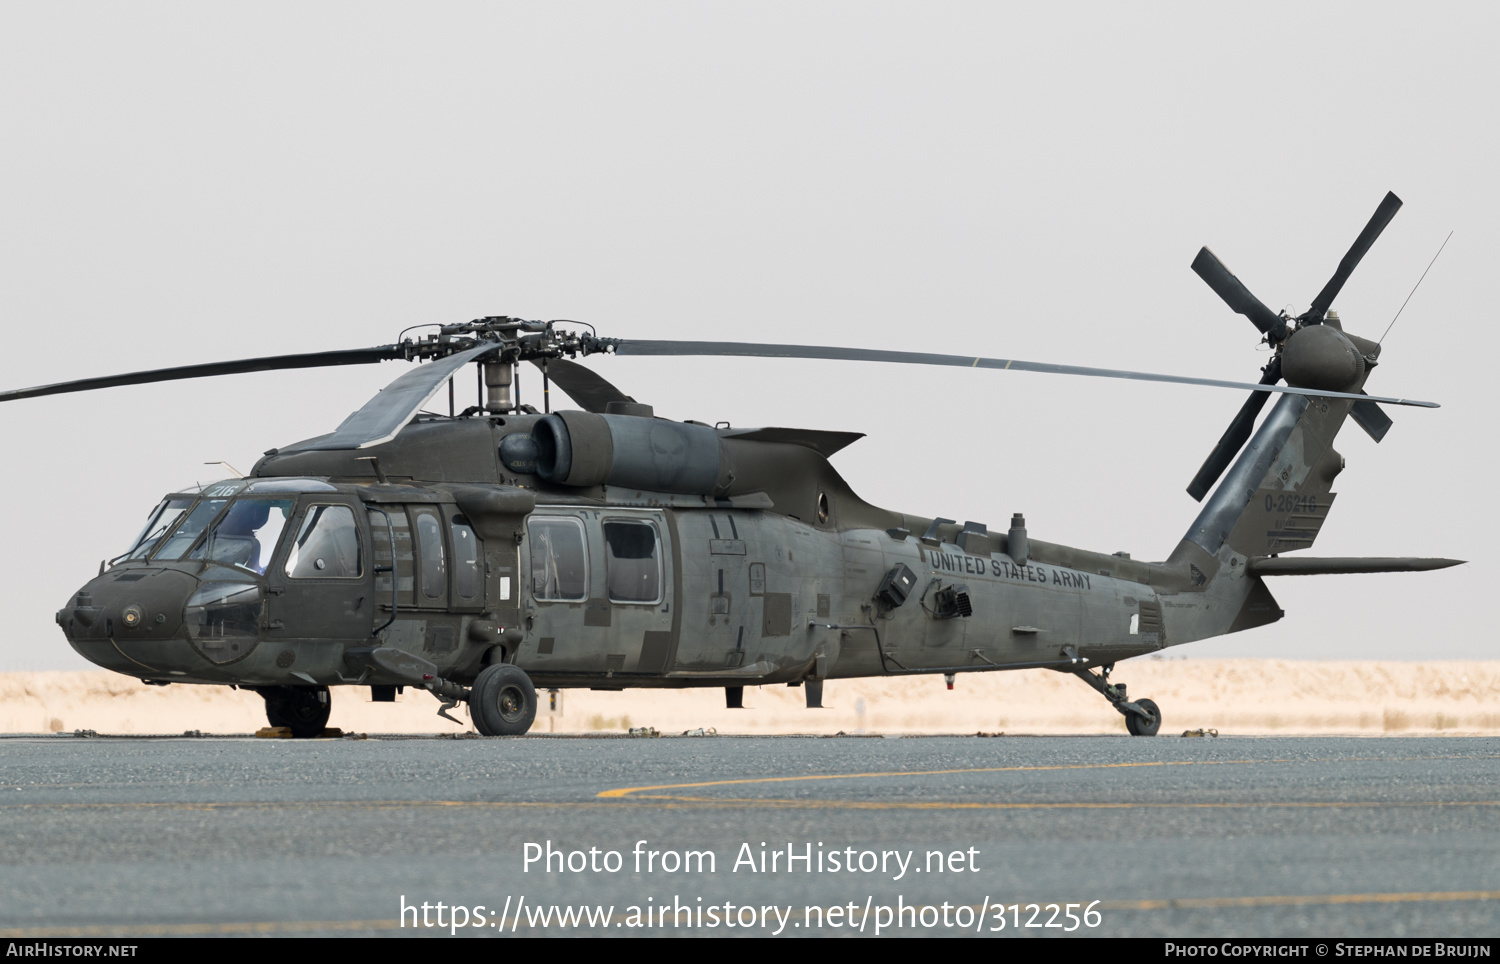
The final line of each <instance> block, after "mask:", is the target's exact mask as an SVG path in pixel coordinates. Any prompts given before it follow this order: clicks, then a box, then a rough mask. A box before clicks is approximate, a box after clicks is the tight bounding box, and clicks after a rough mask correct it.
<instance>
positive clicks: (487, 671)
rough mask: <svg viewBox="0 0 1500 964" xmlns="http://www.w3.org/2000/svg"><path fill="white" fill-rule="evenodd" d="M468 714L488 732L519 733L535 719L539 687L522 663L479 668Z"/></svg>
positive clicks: (476, 724) (480, 729) (475, 726)
mask: <svg viewBox="0 0 1500 964" xmlns="http://www.w3.org/2000/svg"><path fill="white" fill-rule="evenodd" d="M469 715H470V716H471V717H472V718H473V720H474V729H476V730H478V731H479V732H480V733H483V734H484V735H485V736H520V735H521V734H523V733H525V732H526V731H527V730H529V729H531V724H532V722H533V721H534V720H535V719H536V687H535V686H532V685H531V677H529V676H527V675H526V673H525V672H523V671H522V670H521V669H520V667H517V666H512V665H511V664H509V663H496V664H495V665H494V666H486V667H485V668H484V669H482V670H480V672H479V676H478V678H477V679H475V680H474V686H473V688H472V689H470V690H469Z"/></svg>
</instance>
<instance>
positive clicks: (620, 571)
mask: <svg viewBox="0 0 1500 964" xmlns="http://www.w3.org/2000/svg"><path fill="white" fill-rule="evenodd" d="M604 543H605V546H606V548H607V552H608V558H607V559H606V563H605V568H606V569H607V570H608V573H609V598H610V601H612V602H622V603H654V602H660V601H661V558H660V553H658V552H657V546H658V539H657V537H656V527H655V526H653V525H651V523H649V522H623V521H616V522H606V523H604Z"/></svg>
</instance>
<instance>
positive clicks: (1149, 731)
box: [1125, 700, 1161, 736]
mask: <svg viewBox="0 0 1500 964" xmlns="http://www.w3.org/2000/svg"><path fill="white" fill-rule="evenodd" d="M1135 705H1136V706H1139V707H1140V708H1141V709H1143V710H1145V711H1146V712H1147V713H1150V714H1151V722H1150V723H1147V722H1146V721H1145V720H1143V719H1141V718H1140V717H1139V716H1136V715H1135V714H1134V713H1126V714H1125V729H1127V730H1129V731H1130V735H1131V736H1155V735H1156V731H1157V730H1159V729H1161V710H1160V709H1159V708H1158V707H1157V705H1156V704H1155V703H1153V702H1151V701H1150V700H1136V701H1135Z"/></svg>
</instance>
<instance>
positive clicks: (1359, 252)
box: [1308, 191, 1401, 318]
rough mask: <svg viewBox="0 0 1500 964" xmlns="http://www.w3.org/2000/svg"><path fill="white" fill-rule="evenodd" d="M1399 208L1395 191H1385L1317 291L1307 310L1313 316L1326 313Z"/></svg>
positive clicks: (1399, 202) (1319, 316)
mask: <svg viewBox="0 0 1500 964" xmlns="http://www.w3.org/2000/svg"><path fill="white" fill-rule="evenodd" d="M1399 210H1401V199H1400V198H1398V197H1397V196H1396V194H1395V192H1393V191H1392V192H1387V193H1386V196H1385V200H1383V201H1381V202H1380V207H1378V208H1376V209H1375V215H1374V217H1372V218H1370V223H1369V224H1366V225H1365V229H1364V230H1363V231H1361V232H1359V237H1357V238H1355V239H1354V244H1352V245H1351V246H1350V247H1349V253H1348V254H1346V255H1344V260H1342V261H1340V262H1339V269H1338V270H1337V271H1335V272H1334V273H1333V277H1332V278H1329V279H1328V283H1327V284H1326V285H1324V286H1323V290H1322V291H1320V292H1318V296H1317V297H1316V298H1314V299H1313V302H1312V307H1311V308H1310V309H1308V310H1309V312H1310V313H1311V314H1312V315H1313V316H1314V317H1316V318H1321V317H1323V315H1325V314H1327V313H1328V307H1329V305H1332V304H1333V299H1334V298H1336V297H1338V293H1339V290H1340V289H1341V288H1343V287H1344V282H1345V281H1348V280H1349V275H1350V274H1352V273H1353V272H1354V269H1355V268H1356V267H1357V266H1358V265H1359V262H1360V259H1362V258H1363V257H1364V256H1365V252H1366V251H1369V250H1370V245H1372V244H1374V243H1375V239H1376V238H1378V237H1380V232H1382V231H1384V230H1385V226H1386V225H1387V224H1390V223H1391V218H1393V217H1395V216H1396V212H1397V211H1399Z"/></svg>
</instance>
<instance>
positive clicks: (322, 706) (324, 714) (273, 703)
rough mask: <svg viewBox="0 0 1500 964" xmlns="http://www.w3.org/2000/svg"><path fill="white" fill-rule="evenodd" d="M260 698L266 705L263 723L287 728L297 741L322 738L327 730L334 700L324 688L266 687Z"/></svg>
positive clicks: (326, 688)
mask: <svg viewBox="0 0 1500 964" xmlns="http://www.w3.org/2000/svg"><path fill="white" fill-rule="evenodd" d="M260 695H261V696H262V697H264V698H265V701H266V721H267V722H268V723H270V724H271V725H272V726H281V727H286V728H287V729H289V730H291V731H292V736H294V737H296V738H297V739H299V740H307V739H311V738H312V737H315V736H322V735H323V731H324V730H325V729H327V727H328V714H329V713H330V712H332V711H333V700H332V699H331V698H330V696H329V693H328V687H326V686H268V687H266V688H264V689H262V690H261V691H260Z"/></svg>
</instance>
